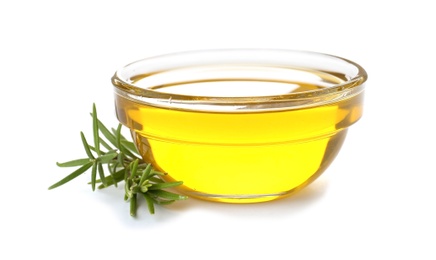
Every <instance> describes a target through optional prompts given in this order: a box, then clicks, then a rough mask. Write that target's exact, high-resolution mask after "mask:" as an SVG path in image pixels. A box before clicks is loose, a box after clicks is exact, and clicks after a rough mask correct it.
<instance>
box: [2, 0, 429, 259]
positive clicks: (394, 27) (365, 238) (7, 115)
mask: <svg viewBox="0 0 436 260" xmlns="http://www.w3.org/2000/svg"><path fill="white" fill-rule="evenodd" d="M430 3H431V1H420V0H415V1H337V0H334V1H316V0H312V1H274V0H268V1H238V0H233V1H225V0H220V1H193V0H183V1H166V0H160V1H147V0H144V1H79V0H76V1H47V0H39V1H30V0H29V1H2V2H1V3H0V38H1V39H0V73H1V74H0V75H1V79H0V84H1V92H0V98H1V99H0V115H1V122H2V123H1V128H0V138H1V139H0V140H1V141H0V147H1V151H2V152H1V162H2V170H1V186H0V195H1V196H0V200H1V204H0V206H1V208H2V209H1V213H0V214H1V215H0V238H1V250H0V259H24V257H32V258H33V259H34V258H38V259H77V258H78V257H80V259H91V258H94V259H97V258H98V259H103V258H106V257H112V258H113V259H130V258H139V259H151V258H152V257H154V258H156V257H161V258H163V259H171V258H172V259H175V258H181V259H237V258H241V259H251V258H255V259H256V258H266V259H274V258H279V259H286V258H288V259H321V258H322V259H395V258H398V257H402V258H403V257H404V259H435V258H436V252H435V250H436V249H435V242H436V235H435V233H436V223H435V220H436V213H435V210H434V209H435V205H436V203H435V199H436V189H435V186H436V177H435V174H436V170H435V163H434V162H435V161H436V153H435V147H436V138H435V133H436V131H435V130H436V128H435V126H434V122H435V118H436V117H435V112H436V108H435V105H434V104H435V102H436V101H435V80H434V76H435V68H436V67H435V61H436V51H435V46H436V41H435V38H434V33H435V24H436V18H435V17H436V15H435V9H434V7H433V5H430ZM213 48H282V49H303V50H311V51H318V52H325V53H330V54H334V55H338V56H342V57H345V58H348V59H351V60H353V61H356V62H357V63H359V64H361V65H362V66H363V67H364V68H365V69H366V70H367V72H368V74H369V80H368V82H367V84H366V87H367V90H366V100H365V114H364V117H363V118H362V120H361V121H359V122H358V123H356V124H355V125H353V126H352V127H351V128H350V131H349V135H348V137H347V140H346V142H345V144H344V146H343V148H342V150H341V152H340V154H339V156H338V157H337V158H336V160H335V162H334V163H333V164H332V165H331V167H330V168H329V169H328V170H327V171H326V172H325V173H324V175H323V176H322V177H320V178H319V179H318V180H317V181H316V182H314V183H313V184H312V185H311V186H309V187H308V188H307V189H306V190H304V191H302V192H301V193H299V194H296V195H295V196H293V197H290V198H287V199H284V200H280V201H276V202H271V203H264V204H252V205H228V204H219V203H211V202H204V201H199V200H195V199H190V200H188V201H185V202H180V203H177V204H174V205H172V206H169V207H166V208H162V207H159V208H157V209H156V211H157V213H156V214H155V215H153V216H152V215H149V214H148V213H147V211H146V209H145V207H141V208H140V210H139V212H138V217H137V218H136V219H133V218H131V217H130V216H129V214H128V210H129V209H128V207H129V205H128V203H125V202H124V201H123V191H122V190H121V189H118V190H117V189H108V190H103V191H96V192H94V193H93V192H92V191H91V189H90V187H89V186H88V185H87V184H86V183H87V182H88V180H89V174H86V175H83V176H80V177H79V178H78V179H76V180H74V181H73V182H71V183H69V184H67V185H65V186H63V187H62V188H59V189H56V190H52V191H48V190H47V187H48V186H50V185H51V184H52V183H54V182H56V181H57V180H59V179H60V178H62V177H63V176H65V175H66V174H67V173H69V169H61V168H58V167H57V166H56V164H55V162H56V161H66V160H70V159H74V158H80V157H83V155H84V152H83V150H82V147H81V143H80V136H79V132H80V131H84V132H85V133H86V134H87V135H88V136H89V138H90V137H91V120H90V117H89V115H88V114H89V112H90V111H91V107H92V103H93V102H95V103H96V104H97V107H98V111H99V116H100V118H101V119H102V121H104V122H105V123H107V124H108V125H112V126H116V124H117V121H116V118H115V115H114V108H113V94H112V85H111V83H110V78H111V76H112V75H113V73H114V72H115V70H116V69H118V68H119V67H121V66H124V65H125V64H127V63H129V62H132V61H135V60H138V59H141V58H145V57H149V56H154V55H159V54H165V53H171V52H176V51H186V50H196V49H213ZM112 258H111V259H112Z"/></svg>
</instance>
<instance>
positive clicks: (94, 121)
mask: <svg viewBox="0 0 436 260" xmlns="http://www.w3.org/2000/svg"><path fill="white" fill-rule="evenodd" d="M92 130H93V134H94V148H95V151H96V153H97V155H99V156H100V138H99V137H98V119H97V109H96V108H95V104H93V105H92Z"/></svg>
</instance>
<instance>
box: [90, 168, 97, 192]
mask: <svg viewBox="0 0 436 260" xmlns="http://www.w3.org/2000/svg"><path fill="white" fill-rule="evenodd" d="M96 179H97V162H94V163H93V164H92V171H91V186H92V190H93V191H95V183H96Z"/></svg>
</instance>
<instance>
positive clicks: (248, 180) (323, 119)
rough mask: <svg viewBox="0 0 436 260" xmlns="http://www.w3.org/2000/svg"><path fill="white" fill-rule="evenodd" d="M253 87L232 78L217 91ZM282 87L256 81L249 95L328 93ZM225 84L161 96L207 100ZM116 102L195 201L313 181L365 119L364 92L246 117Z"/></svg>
mask: <svg viewBox="0 0 436 260" xmlns="http://www.w3.org/2000/svg"><path fill="white" fill-rule="evenodd" d="M324 78H325V77H324ZM138 80H140V79H138ZM250 82H252V80H247V81H245V82H244V81H243V80H237V81H235V80H228V81H223V82H220V83H219V84H218V85H220V86H221V88H225V87H223V86H229V88H228V89H235V91H236V90H237V91H241V92H240V93H245V94H247V90H249V89H250V87H249V86H250ZM330 83H331V84H334V83H337V82H330ZM223 84H224V85H223ZM232 84H233V86H234V87H231V86H232ZM241 84H242V85H244V86H245V87H241V86H242V85H241ZM283 84H284V83H283V82H282V83H280V82H279V83H277V82H276V83H273V82H268V81H257V82H256V87H255V88H254V89H253V90H252V91H251V93H250V91H248V94H247V95H254V96H255V95H256V94H255V92H256V91H257V92H256V93H259V95H265V89H267V90H268V89H270V90H271V92H269V94H271V95H278V94H285V93H290V92H304V91H308V90H314V89H318V88H324V87H326V86H325V84H324V83H322V84H321V83H320V84H313V83H310V84H303V83H301V82H291V83H290V82H287V83H286V84H288V85H287V86H284V85H283ZM218 85H217V83H211V82H210V81H204V82H201V81H199V82H195V83H189V84H178V85H171V84H170V85H168V86H160V88H156V89H155V90H157V91H162V92H169V93H179V94H180V93H181V94H184V93H186V94H192V93H190V91H194V92H195V93H199V90H201V91H200V93H204V94H203V95H208V94H207V93H209V92H207V88H212V89H216V88H217V86H218ZM273 85H274V86H275V87H272V86H273ZM244 88H245V89H244ZM259 88H261V89H264V90H262V91H264V92H262V91H260V92H261V93H260V92H259ZM282 92H284V93H282ZM225 93H227V94H228V93H229V92H228V90H227V91H225ZM245 94H241V95H245ZM211 95H212V94H211ZM213 95H216V93H214V94H213ZM237 95H238V94H236V92H233V93H232V94H231V96H237ZM115 100H116V108H117V116H118V119H119V121H120V122H121V123H123V124H124V125H126V126H128V127H129V128H130V129H132V135H133V137H134V140H135V142H136V144H137V147H138V148H139V150H140V153H141V154H142V156H143V157H144V159H145V160H146V161H149V162H152V163H153V164H154V166H155V167H156V168H157V169H159V170H161V171H163V172H167V173H168V174H169V175H168V177H167V178H168V180H182V181H183V182H184V185H183V187H181V191H182V192H184V193H186V194H188V195H190V196H197V197H199V198H203V199H208V200H216V201H223V202H235V203H245V202H261V201H267V200H272V199H275V198H279V197H283V196H286V195H288V194H290V193H292V192H293V191H296V190H298V189H300V188H302V187H304V186H305V185H307V184H308V183H310V182H311V181H312V180H314V179H315V178H316V177H318V176H319V175H320V174H321V173H322V172H323V171H324V170H325V169H326V168H327V167H328V165H329V164H330V163H331V162H332V160H333V159H334V158H335V156H336V154H337V153H338V151H339V149H340V147H341V145H342V142H343V141H344V138H345V135H346V128H347V127H348V126H349V125H351V124H353V123H354V122H355V121H357V120H358V119H359V118H360V117H361V114H362V94H358V95H355V96H351V97H348V98H347V99H344V100H341V101H340V102H337V103H332V104H328V105H323V106H318V107H310V108H304V109H294V110H284V111H266V112H262V111H261V112H259V111H257V112H244V113H231V112H199V111H188V110H177V109H168V108H160V107H154V106H149V105H144V104H141V103H139V102H137V101H133V100H130V99H127V98H125V97H123V96H121V95H116V97H115Z"/></svg>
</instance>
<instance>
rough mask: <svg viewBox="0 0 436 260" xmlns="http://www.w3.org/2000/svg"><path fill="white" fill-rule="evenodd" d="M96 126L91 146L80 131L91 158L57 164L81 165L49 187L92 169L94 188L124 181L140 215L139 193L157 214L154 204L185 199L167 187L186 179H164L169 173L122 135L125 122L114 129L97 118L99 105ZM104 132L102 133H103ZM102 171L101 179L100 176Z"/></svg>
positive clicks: (94, 112)
mask: <svg viewBox="0 0 436 260" xmlns="http://www.w3.org/2000/svg"><path fill="white" fill-rule="evenodd" d="M91 115H92V127H93V138H94V143H93V145H94V146H92V145H90V144H89V143H88V141H87V140H86V138H85V135H84V134H83V132H80V137H81V140H82V144H83V147H84V149H85V152H86V155H87V158H82V159H76V160H71V161H68V162H63V163H57V165H58V166H59V167H79V166H80V167H79V168H78V169H76V170H75V171H73V172H72V173H70V174H69V175H67V176H66V177H65V178H63V179H62V180H60V181H58V182H57V183H55V184H53V185H51V186H50V187H49V188H48V189H49V190H51V189H54V188H57V187H59V186H61V185H63V184H65V183H67V182H69V181H71V180H73V179H74V178H76V177H78V176H80V175H82V174H83V173H85V172H86V171H88V170H89V169H91V181H90V182H89V184H91V187H92V190H93V191H94V190H95V187H96V186H97V184H98V189H103V188H106V187H109V186H112V185H114V186H115V187H117V184H118V183H119V182H122V181H124V182H125V184H124V192H125V194H124V199H125V200H126V201H129V202H130V215H131V216H136V210H137V200H138V195H142V197H143V198H144V199H145V202H146V204H147V207H148V210H149V212H150V213H151V214H154V212H155V208H154V205H155V204H158V205H166V204H170V203H173V202H174V201H176V200H185V199H187V197H186V196H183V195H179V194H175V193H172V192H169V191H165V190H164V189H167V188H172V187H176V186H179V185H181V184H183V182H181V181H179V182H164V181H163V180H162V179H161V178H160V176H163V175H165V173H161V172H159V171H156V170H155V169H153V167H152V165H151V164H150V163H146V162H145V161H144V160H143V159H142V158H141V156H140V155H139V153H138V151H137V149H136V147H135V145H134V144H133V143H132V142H130V141H128V140H127V139H126V138H125V137H124V136H123V135H121V128H122V125H121V124H119V125H118V127H117V129H111V130H112V131H110V130H109V129H108V128H107V127H106V126H105V125H103V123H102V122H101V121H100V120H99V119H98V118H97V109H96V106H95V104H94V105H93V107H92V114H91ZM100 134H102V136H100ZM103 165H106V167H107V169H108V171H109V175H105V171H104V169H103ZM97 173H98V178H97Z"/></svg>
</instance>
